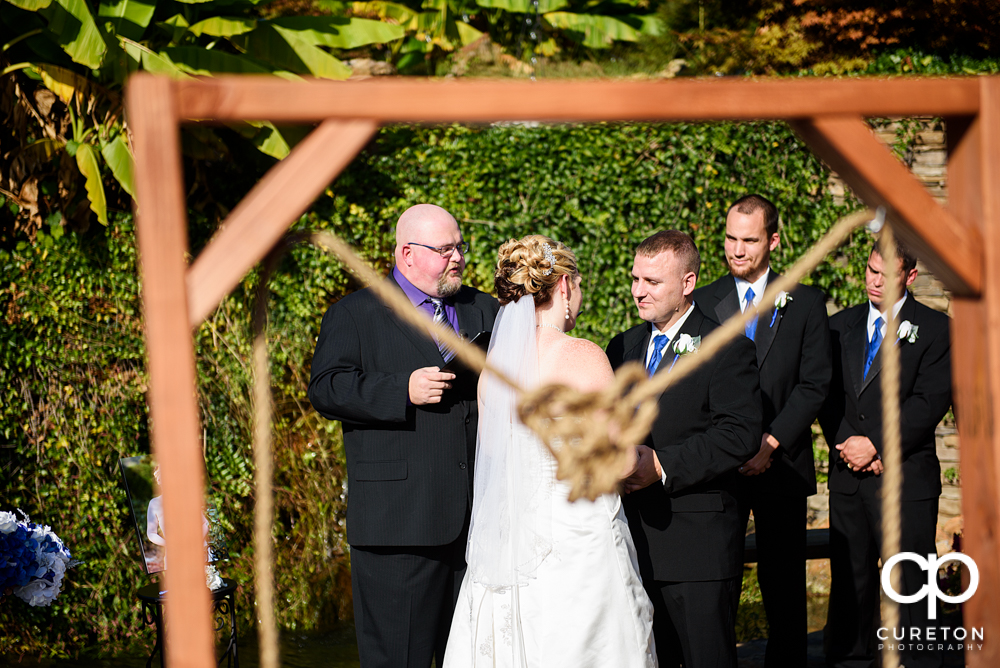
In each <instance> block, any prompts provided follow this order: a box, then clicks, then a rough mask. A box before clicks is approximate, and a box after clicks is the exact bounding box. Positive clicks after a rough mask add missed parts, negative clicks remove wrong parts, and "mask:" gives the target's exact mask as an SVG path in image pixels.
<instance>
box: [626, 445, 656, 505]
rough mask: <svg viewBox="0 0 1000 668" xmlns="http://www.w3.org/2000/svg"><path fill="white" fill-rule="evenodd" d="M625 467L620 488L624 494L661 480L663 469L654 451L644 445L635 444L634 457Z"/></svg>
mask: <svg viewBox="0 0 1000 668" xmlns="http://www.w3.org/2000/svg"><path fill="white" fill-rule="evenodd" d="M630 463H631V466H630V467H626V471H625V476H624V480H622V488H623V489H624V491H625V493H626V494H631V493H632V492H635V491H638V490H640V489H642V488H644V487H649V486H650V485H652V484H653V483H654V482H659V481H660V480H663V469H662V468H661V467H660V460H659V459H658V458H657V456H656V451H655V450H653V449H652V448H650V447H649V446H646V445H637V446H635V458H634V459H633V460H632V461H631V462H630Z"/></svg>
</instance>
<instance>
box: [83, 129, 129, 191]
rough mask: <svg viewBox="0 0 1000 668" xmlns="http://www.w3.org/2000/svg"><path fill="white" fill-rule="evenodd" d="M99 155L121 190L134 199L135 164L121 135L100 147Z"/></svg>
mask: <svg viewBox="0 0 1000 668" xmlns="http://www.w3.org/2000/svg"><path fill="white" fill-rule="evenodd" d="M79 153H80V152H79V151H77V155H78V156H79ZM101 155H103V156H104V162H106V163H108V167H110V168H111V173H112V174H113V175H114V177H115V179H116V180H117V181H118V183H120V184H121V186H122V188H124V189H125V192H127V193H128V194H129V195H131V196H132V197H133V198H134V197H135V163H134V161H133V160H132V153H131V152H130V151H129V150H128V146H126V145H125V140H124V139H122V135H118V136H117V137H115V138H114V139H112V140H111V141H109V142H107V143H106V144H104V145H103V146H101ZM79 159H80V158H79V157H77V160H78V161H79ZM80 171H83V170H80ZM87 192H90V190H89V189H88V191H87Z"/></svg>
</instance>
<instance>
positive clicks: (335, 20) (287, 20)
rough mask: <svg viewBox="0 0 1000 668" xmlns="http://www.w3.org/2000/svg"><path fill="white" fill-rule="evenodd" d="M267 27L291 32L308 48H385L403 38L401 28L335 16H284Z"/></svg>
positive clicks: (380, 22) (366, 20)
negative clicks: (388, 43)
mask: <svg viewBox="0 0 1000 668" xmlns="http://www.w3.org/2000/svg"><path fill="white" fill-rule="evenodd" d="M271 24H272V25H274V26H280V27H282V28H288V29H289V30H294V31H295V32H296V33H297V34H298V35H299V37H301V38H302V39H303V40H305V41H307V42H309V43H310V44H315V45H317V46H328V47H331V48H334V49H356V48H358V47H359V46H365V45H368V44H385V43H386V42H392V41H395V40H397V39H401V38H402V37H403V36H405V34H406V32H405V31H404V30H403V28H402V26H398V25H392V24H390V23H383V22H382V21H373V20H371V19H358V18H344V17H339V16H284V17H281V18H277V19H274V20H272V21H271Z"/></svg>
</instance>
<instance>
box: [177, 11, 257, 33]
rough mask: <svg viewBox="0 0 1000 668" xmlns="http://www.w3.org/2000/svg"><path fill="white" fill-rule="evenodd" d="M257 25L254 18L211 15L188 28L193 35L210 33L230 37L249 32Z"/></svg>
mask: <svg viewBox="0 0 1000 668" xmlns="http://www.w3.org/2000/svg"><path fill="white" fill-rule="evenodd" d="M256 27H257V20H256V19H243V18H229V17H225V16H213V17H212V18H210V19H205V20H204V21H198V22H197V23H195V24H194V25H193V26H191V27H190V28H188V30H189V31H190V32H191V33H192V34H194V35H211V36H212V37H232V36H233V35H242V34H243V33H247V32H250V31H251V30H253V29H254V28H256Z"/></svg>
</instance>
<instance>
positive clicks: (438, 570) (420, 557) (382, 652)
mask: <svg viewBox="0 0 1000 668" xmlns="http://www.w3.org/2000/svg"><path fill="white" fill-rule="evenodd" d="M468 526H469V525H468V520H466V525H465V529H464V530H463V531H462V533H461V535H460V536H459V537H458V538H457V539H456V540H455V541H454V542H452V543H449V544H448V545H434V546H416V547H396V546H392V547H352V548H351V587H352V591H353V596H354V625H355V631H356V633H357V638H358V656H359V658H360V664H361V667H362V668H430V665H431V659H432V658H433V659H434V661H435V663H436V665H438V666H442V665H444V651H445V645H446V644H447V642H448V633H449V631H450V630H451V617H452V615H453V614H454V612H455V604H456V602H457V601H458V592H459V589H460V588H461V585H462V579H463V578H464V577H465V570H466V563H465V546H466V543H467V542H468V537H469V530H468Z"/></svg>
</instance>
